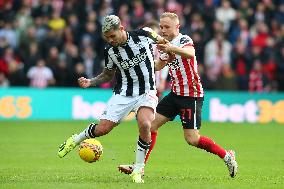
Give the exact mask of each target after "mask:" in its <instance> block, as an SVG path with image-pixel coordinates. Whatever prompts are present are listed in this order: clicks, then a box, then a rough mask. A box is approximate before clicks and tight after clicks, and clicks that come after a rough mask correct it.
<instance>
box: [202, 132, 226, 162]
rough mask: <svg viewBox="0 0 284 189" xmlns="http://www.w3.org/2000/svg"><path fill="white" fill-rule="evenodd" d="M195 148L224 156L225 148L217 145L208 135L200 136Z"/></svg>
mask: <svg viewBox="0 0 284 189" xmlns="http://www.w3.org/2000/svg"><path fill="white" fill-rule="evenodd" d="M197 148H201V149H204V150H206V151H207V152H210V153H213V154H216V155H218V156H219V157H220V158H222V159H223V158H224V157H225V155H226V150H224V149H223V148H222V147H220V146H218V145H217V144H216V143H215V142H214V141H213V140H211V139H210V138H208V137H205V136H200V138H199V142H198V145H197Z"/></svg>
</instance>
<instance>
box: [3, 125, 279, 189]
mask: <svg viewBox="0 0 284 189" xmlns="http://www.w3.org/2000/svg"><path fill="white" fill-rule="evenodd" d="M87 124H88V122H86V121H70V122H67V121H66V122H59V121H49V122H44V121H0V188H1V189H2V188H3V189H9V188H19V189H24V188H27V189H33V188H36V189H39V188H48V189H50V188H60V189H64V188H66V189H67V188H68V189H70V188H80V189H81V188H103V189H104V188H107V189H109V188H114V189H117V188H155V189H158V188H160V189H165V188H171V189H175V188H176V189H181V188H190V189H194V188H202V189H207V188H208V189H214V188H216V189H217V188H218V189H223V188H224V189H230V188H232V189H235V188H238V189H240V188H248V189H251V188H257V189H261V188H263V189H268V188H284V125H281V124H276V123H272V124H231V123H223V124H220V123H209V122H204V123H203V125H202V128H201V133H202V134H203V135H207V136H209V137H211V138H213V139H214V140H215V141H216V142H217V143H218V144H220V145H221V146H223V147H225V148H226V149H234V150H236V153H237V160H238V163H239V173H238V175H237V177H236V178H234V179H232V178H230V177H229V174H228V170H227V167H225V164H224V163H223V162H222V161H221V160H220V159H219V158H218V157H217V156H214V155H212V154H209V153H207V152H205V151H203V150H200V149H196V148H193V147H191V146H189V145H187V144H186V143H185V141H184V139H183V131H182V128H181V127H180V125H179V123H178V122H170V123H168V124H166V125H165V126H164V127H162V128H161V129H160V131H159V135H158V141H157V144H156V148H155V149H154V151H153V152H152V156H151V157H150V160H149V163H148V164H147V166H146V169H145V173H146V175H145V177H144V180H145V183H144V184H135V183H132V182H131V179H130V177H129V176H128V175H124V174H121V173H119V172H118V171H117V166H118V165H119V164H125V163H132V162H133V161H134V158H135V153H134V149H135V148H136V141H137V136H138V135H137V126H136V123H135V122H123V123H122V124H121V125H119V126H118V127H116V128H115V129H114V130H113V131H112V132H111V133H110V134H109V135H107V136H104V137H101V138H98V139H99V140H100V141H101V143H102V144H103V147H104V154H103V157H102V159H101V160H100V161H99V162H96V163H92V164H89V163H85V162H83V161H82V160H81V159H80V158H79V156H78V151H77V149H76V150H74V151H72V152H71V153H70V154H68V155H67V156H66V157H65V158H63V159H60V158H58V157H57V148H58V146H59V144H61V143H62V142H63V141H64V140H65V139H66V138H67V137H69V136H70V135H71V134H72V133H78V132H80V131H81V130H82V129H84V128H85V127H86V125H87Z"/></svg>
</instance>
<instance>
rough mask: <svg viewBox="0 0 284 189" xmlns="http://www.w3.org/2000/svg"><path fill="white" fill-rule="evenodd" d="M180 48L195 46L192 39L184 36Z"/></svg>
mask: <svg viewBox="0 0 284 189" xmlns="http://www.w3.org/2000/svg"><path fill="white" fill-rule="evenodd" d="M179 43H180V46H181V47H185V46H193V41H192V39H191V38H190V37H189V36H186V35H184V36H182V37H181V38H180V42H179Z"/></svg>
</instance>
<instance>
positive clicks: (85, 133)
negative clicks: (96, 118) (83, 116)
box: [74, 123, 97, 144]
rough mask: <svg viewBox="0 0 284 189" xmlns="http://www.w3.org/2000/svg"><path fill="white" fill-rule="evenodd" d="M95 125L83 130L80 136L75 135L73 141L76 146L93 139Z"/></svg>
mask: <svg viewBox="0 0 284 189" xmlns="http://www.w3.org/2000/svg"><path fill="white" fill-rule="evenodd" d="M96 126H97V124H95V123H91V124H90V125H89V126H88V127H87V128H86V129H85V130H83V131H82V132H81V133H80V134H78V135H76V136H75V138H74V141H75V143H76V144H79V143H81V142H82V141H83V140H85V139H87V138H95V137H96V136H95V134H94V133H95V129H96Z"/></svg>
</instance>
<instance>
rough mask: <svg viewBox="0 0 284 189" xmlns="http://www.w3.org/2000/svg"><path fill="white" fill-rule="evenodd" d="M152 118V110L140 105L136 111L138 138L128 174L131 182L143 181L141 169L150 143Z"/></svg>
mask: <svg viewBox="0 0 284 189" xmlns="http://www.w3.org/2000/svg"><path fill="white" fill-rule="evenodd" d="M153 119H154V110H153V109H152V108H149V107H140V108H139V110H138V113H137V122H138V127H139V139H138V142H137V149H136V161H135V164H134V169H133V172H132V173H131V174H130V176H131V177H132V180H133V182H135V183H143V182H144V180H143V179H142V171H143V169H144V166H145V164H144V159H145V156H146V153H147V151H148V149H149V147H150V144H151V133H150V129H151V122H152V121H153Z"/></svg>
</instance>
